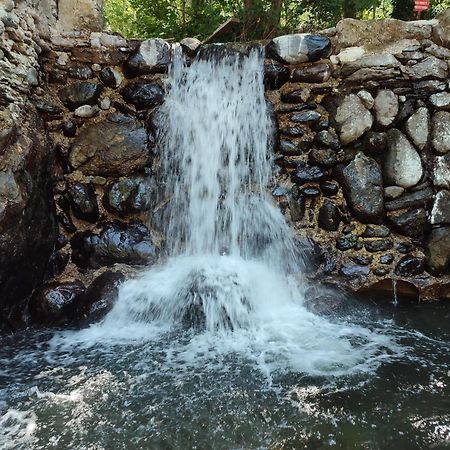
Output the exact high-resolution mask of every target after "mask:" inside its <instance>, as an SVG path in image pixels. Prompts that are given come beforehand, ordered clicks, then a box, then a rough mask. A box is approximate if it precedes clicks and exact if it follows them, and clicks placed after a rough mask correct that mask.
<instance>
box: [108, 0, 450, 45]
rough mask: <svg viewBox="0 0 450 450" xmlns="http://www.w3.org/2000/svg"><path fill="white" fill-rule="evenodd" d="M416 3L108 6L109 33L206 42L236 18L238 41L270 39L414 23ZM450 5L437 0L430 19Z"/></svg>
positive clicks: (136, 0) (142, 2) (124, 1)
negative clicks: (354, 25)
mask: <svg viewBox="0 0 450 450" xmlns="http://www.w3.org/2000/svg"><path fill="white" fill-rule="evenodd" d="M413 4H414V0H104V11H105V23H106V29H107V30H108V31H110V32H117V33H119V34H121V35H123V36H125V37H128V38H149V37H161V38H164V39H168V40H181V39H183V38H184V37H197V38H198V39H200V40H204V39H206V38H207V37H208V36H210V35H211V34H212V33H213V31H214V30H215V29H216V28H217V27H219V26H220V25H221V24H223V23H224V22H225V21H226V20H228V19H230V18H236V19H239V21H240V28H239V31H238V33H236V34H235V35H234V36H231V37H230V39H232V40H242V41H249V40H256V39H268V38H271V37H273V36H276V35H278V34H285V33H292V32H296V31H310V30H319V29H322V28H327V27H330V26H333V25H335V24H336V22H338V21H339V20H340V19H342V18H344V17H353V18H360V19H379V18H387V17H394V18H397V19H402V20H414V19H416V18H417V17H418V16H417V13H415V12H414V11H413ZM448 7H450V0H431V1H430V9H429V10H428V11H426V12H425V13H424V14H422V16H421V17H422V18H430V17H433V16H434V15H436V14H437V13H438V12H440V11H442V10H443V9H445V8H448Z"/></svg>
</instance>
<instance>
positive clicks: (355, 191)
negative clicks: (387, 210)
mask: <svg viewBox="0 0 450 450" xmlns="http://www.w3.org/2000/svg"><path fill="white" fill-rule="evenodd" d="M339 172H340V174H339V178H340V183H341V185H342V188H343V191H344V195H345V198H346V200H347V203H348V204H349V206H350V208H351V209H352V211H353V213H354V215H355V217H356V218H357V219H358V220H360V221H362V222H365V223H368V222H372V223H377V222H379V221H380V220H381V218H382V216H383V212H384V197H383V179H382V176H381V170H380V166H379V165H378V163H377V162H376V161H375V160H374V159H372V158H369V157H367V156H365V155H364V154H363V153H361V152H360V153H358V154H357V155H356V156H355V158H354V159H353V161H352V162H351V163H350V164H348V165H347V167H345V168H344V169H342V168H340V171H339Z"/></svg>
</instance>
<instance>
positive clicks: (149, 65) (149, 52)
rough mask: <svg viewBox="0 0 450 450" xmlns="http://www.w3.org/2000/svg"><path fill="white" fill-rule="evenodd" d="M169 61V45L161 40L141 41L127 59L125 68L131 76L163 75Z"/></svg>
mask: <svg viewBox="0 0 450 450" xmlns="http://www.w3.org/2000/svg"><path fill="white" fill-rule="evenodd" d="M170 59H171V47H170V44H169V43H168V42H166V41H164V40H163V39H159V38H156V39H147V40H146V41H142V42H141V44H140V45H139V47H138V49H137V50H136V51H135V52H134V53H133V54H132V55H131V56H130V57H129V58H128V60H127V62H126V64H125V67H126V70H127V71H128V72H129V73H130V74H131V75H133V76H137V75H146V74H151V73H163V72H165V71H166V70H167V68H168V66H169V64H170Z"/></svg>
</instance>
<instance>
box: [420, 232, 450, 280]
mask: <svg viewBox="0 0 450 450" xmlns="http://www.w3.org/2000/svg"><path fill="white" fill-rule="evenodd" d="M425 252H426V253H425V256H426V266H427V270H428V271H429V272H430V273H432V274H433V275H436V276H439V275H443V274H444V273H449V272H450V270H449V269H450V227H443V228H435V229H434V230H432V232H431V234H430V237H429V238H428V240H427V242H426V245H425Z"/></svg>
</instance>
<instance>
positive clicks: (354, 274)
mask: <svg viewBox="0 0 450 450" xmlns="http://www.w3.org/2000/svg"><path fill="white" fill-rule="evenodd" d="M339 273H340V274H341V275H344V276H345V277H349V278H361V277H363V278H365V277H367V276H368V275H369V273H370V267H368V266H361V265H359V264H351V263H347V264H343V265H342V267H341V268H340V269H339Z"/></svg>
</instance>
